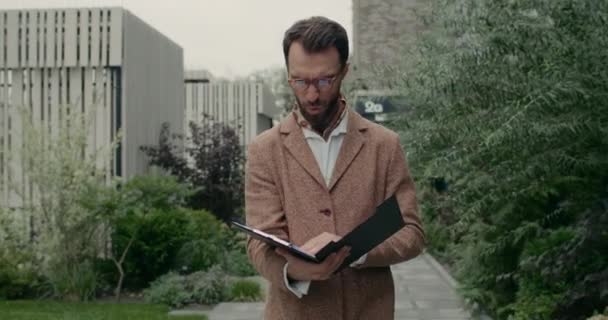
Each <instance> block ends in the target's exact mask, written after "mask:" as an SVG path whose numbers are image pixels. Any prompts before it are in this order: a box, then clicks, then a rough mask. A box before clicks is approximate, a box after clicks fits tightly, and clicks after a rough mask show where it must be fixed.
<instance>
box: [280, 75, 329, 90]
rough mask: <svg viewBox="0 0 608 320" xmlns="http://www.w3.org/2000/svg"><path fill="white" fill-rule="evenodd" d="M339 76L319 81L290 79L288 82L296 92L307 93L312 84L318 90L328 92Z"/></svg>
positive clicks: (319, 79)
mask: <svg viewBox="0 0 608 320" xmlns="http://www.w3.org/2000/svg"><path fill="white" fill-rule="evenodd" d="M337 77H338V76H333V77H327V78H317V79H288V80H287V81H288V82H289V84H290V85H291V87H292V88H293V89H294V90H297V91H305V90H306V89H308V87H309V86H310V85H311V84H312V85H314V86H315V88H317V90H319V91H322V90H327V89H329V88H330V87H331V85H332V84H333V83H334V81H335V80H336V78H337Z"/></svg>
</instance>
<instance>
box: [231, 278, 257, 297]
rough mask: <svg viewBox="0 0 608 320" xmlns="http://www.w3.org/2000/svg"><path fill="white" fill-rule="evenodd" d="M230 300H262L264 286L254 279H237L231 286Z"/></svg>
mask: <svg viewBox="0 0 608 320" xmlns="http://www.w3.org/2000/svg"><path fill="white" fill-rule="evenodd" d="M230 300H231V301H242V302H253V301H260V300H262V288H261V286H260V284H259V283H257V282H255V281H252V280H236V281H235V282H233V283H232V285H231V286H230Z"/></svg>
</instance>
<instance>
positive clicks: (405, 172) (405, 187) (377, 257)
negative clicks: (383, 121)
mask: <svg viewBox="0 0 608 320" xmlns="http://www.w3.org/2000/svg"><path fill="white" fill-rule="evenodd" d="M391 149H392V152H391V157H390V160H389V163H388V168H387V176H386V179H385V181H386V186H385V190H386V194H385V198H388V197H390V196H391V195H393V194H395V195H396V196H397V202H398V203H399V207H400V208H401V215H402V216H403V221H404V222H405V227H403V228H402V229H401V230H399V231H398V232H397V233H395V234H394V235H393V236H392V237H390V238H388V239H387V240H386V241H384V242H383V243H381V244H380V245H379V246H377V247H376V248H374V249H373V250H372V251H370V252H369V253H368V255H367V259H366V260H365V263H363V265H361V266H360V268H365V267H382V266H389V265H392V264H395V263H399V262H403V261H406V260H409V259H412V258H414V257H416V256H417V255H419V254H420V253H421V252H422V250H423V248H424V243H425V239H424V231H423V228H422V223H421V221H420V216H419V214H418V205H417V200H416V190H415V187H414V182H413V181H412V177H411V176H410V172H409V167H408V164H407V160H406V159H405V155H404V152H403V149H402V148H401V145H400V143H399V137H398V136H396V135H395V138H394V139H393V140H392V143H391Z"/></svg>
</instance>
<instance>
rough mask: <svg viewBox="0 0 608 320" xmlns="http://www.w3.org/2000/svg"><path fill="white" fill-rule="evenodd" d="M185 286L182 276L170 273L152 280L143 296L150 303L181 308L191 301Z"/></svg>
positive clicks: (190, 294)
mask: <svg viewBox="0 0 608 320" xmlns="http://www.w3.org/2000/svg"><path fill="white" fill-rule="evenodd" d="M186 286H187V283H186V281H185V278H184V276H181V275H179V274H177V273H173V272H171V273H168V274H166V275H163V276H161V277H160V278H158V279H156V280H154V282H152V283H151V284H150V288H149V289H146V290H145V291H144V296H145V298H146V301H148V302H151V303H162V304H166V305H169V306H172V307H181V306H184V305H185V304H187V303H189V302H190V301H191V300H192V293H190V292H188V291H187V290H186Z"/></svg>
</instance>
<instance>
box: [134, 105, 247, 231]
mask: <svg viewBox="0 0 608 320" xmlns="http://www.w3.org/2000/svg"><path fill="white" fill-rule="evenodd" d="M189 132H190V134H189V135H188V136H186V137H184V136H183V135H173V136H171V134H170V129H169V125H168V124H166V123H165V124H163V127H162V130H161V134H160V138H159V144H158V146H156V147H154V146H144V147H142V150H143V151H144V152H145V153H146V154H147V155H148V157H149V158H150V164H151V165H155V166H158V167H160V168H162V169H164V170H166V171H167V172H169V173H170V174H172V175H175V176H176V177H177V178H178V180H179V181H180V182H183V183H186V184H188V185H190V186H192V187H194V188H196V192H195V193H194V194H193V195H192V196H190V197H189V198H188V200H187V205H188V207H190V208H192V209H195V210H198V209H207V210H209V211H210V212H212V213H213V214H214V215H215V216H216V217H218V218H219V219H220V220H223V221H228V219H230V218H231V217H233V216H236V215H238V214H239V210H241V207H242V205H243V201H244V200H243V188H244V185H243V184H244V180H243V170H244V168H243V165H244V154H243V147H242V146H241V144H240V141H239V137H238V135H237V130H236V129H235V128H233V127H231V126H230V125H228V124H225V123H222V122H218V121H215V120H213V119H212V118H210V117H206V118H205V120H204V122H203V123H202V124H197V123H194V122H190V123H189ZM178 142H185V143H184V145H185V147H184V150H185V152H180V150H181V148H180V145H181V143H178Z"/></svg>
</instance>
